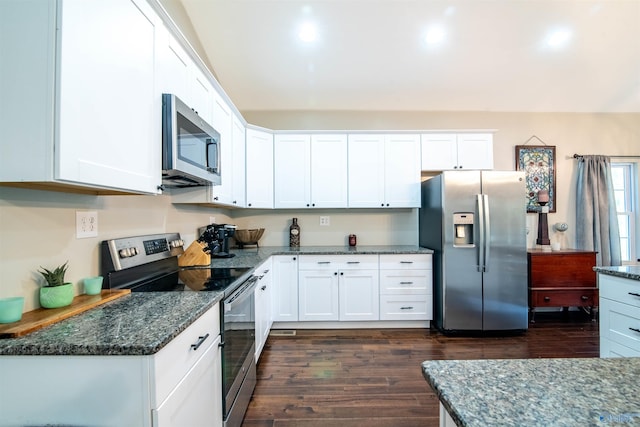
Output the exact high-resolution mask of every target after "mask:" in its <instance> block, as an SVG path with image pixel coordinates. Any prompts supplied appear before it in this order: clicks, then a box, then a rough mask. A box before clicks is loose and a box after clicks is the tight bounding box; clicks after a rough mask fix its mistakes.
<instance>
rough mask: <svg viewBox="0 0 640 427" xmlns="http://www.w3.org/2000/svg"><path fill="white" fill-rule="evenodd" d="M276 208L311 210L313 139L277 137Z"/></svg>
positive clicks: (294, 136)
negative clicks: (308, 208)
mask: <svg viewBox="0 0 640 427" xmlns="http://www.w3.org/2000/svg"><path fill="white" fill-rule="evenodd" d="M273 147H274V164H275V166H274V197H275V202H274V207H275V208H276V209H291V208H307V207H311V206H310V204H311V194H310V192H311V184H310V179H311V173H310V167H311V151H310V150H311V137H310V136H309V135H294V134H291V135H290V134H286V135H275V137H274V141H273Z"/></svg>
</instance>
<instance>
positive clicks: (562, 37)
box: [545, 28, 571, 48]
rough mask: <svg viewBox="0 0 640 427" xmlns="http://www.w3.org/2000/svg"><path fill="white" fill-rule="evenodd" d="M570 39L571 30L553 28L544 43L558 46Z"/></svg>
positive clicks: (565, 43) (563, 44) (553, 46)
mask: <svg viewBox="0 0 640 427" xmlns="http://www.w3.org/2000/svg"><path fill="white" fill-rule="evenodd" d="M569 40H571V31H569V30H567V29H565V28H562V29H559V30H554V31H552V32H551V33H549V35H548V36H547V38H546V40H545V41H546V44H547V46H549V47H552V48H559V47H562V46H566V45H567V43H569Z"/></svg>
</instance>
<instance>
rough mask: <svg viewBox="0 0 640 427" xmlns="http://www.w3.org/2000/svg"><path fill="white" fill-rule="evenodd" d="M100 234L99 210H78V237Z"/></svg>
mask: <svg viewBox="0 0 640 427" xmlns="http://www.w3.org/2000/svg"><path fill="white" fill-rule="evenodd" d="M97 236H98V212H96V211H76V239H86V238H88V237H97Z"/></svg>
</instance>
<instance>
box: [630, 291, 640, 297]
mask: <svg viewBox="0 0 640 427" xmlns="http://www.w3.org/2000/svg"><path fill="white" fill-rule="evenodd" d="M629 295H633V296H634V297H640V294H637V293H635V292H629Z"/></svg>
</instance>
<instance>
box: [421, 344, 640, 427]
mask: <svg viewBox="0 0 640 427" xmlns="http://www.w3.org/2000/svg"><path fill="white" fill-rule="evenodd" d="M422 371H423V376H424V378H425V379H426V381H427V383H428V384H429V385H430V386H431V388H432V389H433V390H434V392H435V394H436V396H437V397H438V399H439V400H440V402H441V403H442V405H443V406H444V407H445V409H446V410H447V412H448V413H449V415H450V416H451V418H452V419H453V421H454V422H455V423H456V425H457V426H459V427H476V426H487V425H491V426H496V427H497V426H513V425H518V426H520V427H534V426H535V427H537V426H539V425H558V426H560V425H562V426H574V425H575V426H578V425H596V424H597V423H598V421H600V422H602V421H603V420H605V421H607V420H608V419H609V418H611V419H617V418H620V417H625V418H630V419H633V420H634V421H635V422H638V421H640V396H638V394H637V379H636V378H637V375H638V374H640V358H608V359H601V358H595V357H593V358H565V359H562V358H561V359H557V358H556V359H553V358H551V359H545V358H536V359H494V360H491V359H486V360H428V361H425V362H423V363H422ZM507 396H508V397H509V398H507ZM567 402H571V404H570V405H567Z"/></svg>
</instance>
